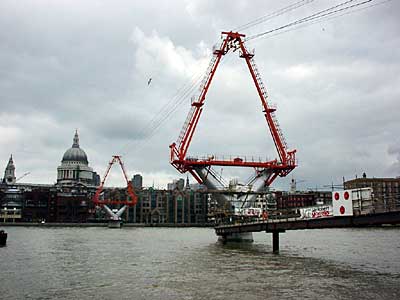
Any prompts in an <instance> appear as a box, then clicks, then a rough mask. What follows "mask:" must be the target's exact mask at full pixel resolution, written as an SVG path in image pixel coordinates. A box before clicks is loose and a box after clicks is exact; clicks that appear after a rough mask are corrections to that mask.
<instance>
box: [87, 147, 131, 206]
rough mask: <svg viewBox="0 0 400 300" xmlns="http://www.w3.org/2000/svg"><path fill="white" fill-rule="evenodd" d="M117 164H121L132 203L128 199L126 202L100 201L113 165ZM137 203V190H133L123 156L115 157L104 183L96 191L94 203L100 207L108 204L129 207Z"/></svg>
mask: <svg viewBox="0 0 400 300" xmlns="http://www.w3.org/2000/svg"><path fill="white" fill-rule="evenodd" d="M116 162H118V163H119V165H120V167H121V170H122V173H123V175H124V179H125V181H126V189H127V194H128V198H129V199H130V201H129V200H126V199H124V200H100V194H101V192H102V191H103V188H104V183H105V181H106V179H107V176H108V174H109V173H110V169H111V167H112V165H113V164H114V163H116ZM137 201H138V197H137V195H136V194H135V190H134V189H133V186H132V182H131V181H129V180H128V177H127V175H126V171H125V167H124V164H123V162H122V160H121V156H118V155H114V156H113V158H112V160H111V161H110V162H109V163H108V167H107V170H106V173H105V175H104V178H103V181H102V182H101V184H100V186H99V187H98V188H97V190H96V193H95V194H94V197H93V203H94V204H96V205H100V206H103V205H107V204H123V205H127V206H135V205H136V203H137Z"/></svg>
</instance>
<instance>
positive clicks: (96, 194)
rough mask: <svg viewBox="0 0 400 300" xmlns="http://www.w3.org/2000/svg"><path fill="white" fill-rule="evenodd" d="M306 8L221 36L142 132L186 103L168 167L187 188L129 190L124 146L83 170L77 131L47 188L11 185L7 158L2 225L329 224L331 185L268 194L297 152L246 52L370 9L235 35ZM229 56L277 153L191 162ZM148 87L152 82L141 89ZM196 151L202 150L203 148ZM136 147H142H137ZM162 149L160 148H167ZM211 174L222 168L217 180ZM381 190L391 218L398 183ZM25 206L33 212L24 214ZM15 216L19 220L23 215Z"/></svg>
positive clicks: (326, 13)
mask: <svg viewBox="0 0 400 300" xmlns="http://www.w3.org/2000/svg"><path fill="white" fill-rule="evenodd" d="M310 2H312V1H297V2H295V3H294V4H291V5H289V6H285V7H282V8H281V9H279V10H277V11H275V12H274V13H272V14H270V15H267V16H264V17H262V18H259V19H256V20H254V21H252V22H249V23H246V24H245V25H243V26H241V27H239V28H238V29H240V30H232V31H222V32H221V40H220V41H219V42H218V43H216V44H215V45H214V47H213V49H212V52H211V58H210V61H209V64H208V67H207V69H206V71H205V74H203V76H201V77H200V79H199V80H197V81H194V82H192V83H191V84H190V85H185V86H183V87H182V88H181V89H180V90H179V92H178V93H177V96H175V97H174V98H173V99H172V100H171V101H170V102H169V103H167V104H166V105H165V106H164V107H162V108H161V109H160V111H159V113H158V114H156V115H155V116H154V117H153V118H152V119H151V120H150V121H149V123H148V124H147V125H146V126H145V127H144V128H143V129H142V131H143V132H145V133H146V135H147V139H150V138H151V137H153V136H154V135H155V133H156V132H157V130H158V129H159V128H160V127H161V126H162V125H163V123H164V122H167V121H168V120H169V118H170V116H171V115H172V114H173V112H174V111H175V110H176V109H177V108H178V107H179V106H181V105H182V103H183V102H184V100H186V101H187V100H188V99H190V108H189V112H188V115H187V117H186V120H185V121H184V124H183V127H182V129H181V131H180V133H179V135H178V138H177V140H176V141H174V142H172V143H171V144H170V145H169V161H170V164H171V165H172V167H174V168H175V169H176V170H177V171H178V172H179V173H181V174H185V175H186V178H187V184H186V187H184V188H183V187H182V186H180V187H178V186H175V187H174V188H172V189H168V190H162V189H159V191H157V192H156V189H154V187H153V188H149V189H143V187H142V186H141V185H140V186H136V187H135V186H134V184H133V183H132V180H131V179H130V178H129V175H128V174H127V171H126V168H125V166H124V162H123V159H124V157H129V156H130V153H129V151H128V150H127V149H128V148H127V147H125V148H123V151H122V154H115V155H113V156H112V158H111V161H110V162H109V164H108V165H107V167H106V171H105V172H104V175H103V176H102V177H100V176H99V175H97V173H96V172H94V171H93V169H92V168H91V167H89V166H88V159H87V156H86V153H85V152H84V151H83V150H82V149H81V148H80V146H79V137H78V132H77V131H76V132H75V136H74V140H73V145H72V147H71V148H70V149H69V150H67V152H66V153H65V154H64V156H63V160H62V164H61V165H60V166H59V167H58V168H57V183H56V184H55V185H43V186H39V185H36V186H35V185H29V184H25V185H24V184H22V183H19V182H18V181H19V179H21V178H18V179H17V178H16V176H15V166H14V162H13V158H12V156H11V158H10V160H9V163H8V165H7V167H6V170H5V175H4V179H3V181H2V182H3V183H2V186H1V191H2V193H3V196H2V200H1V201H2V212H1V217H0V219H1V218H2V219H3V221H4V222H7V221H8V220H13V222H15V221H16V220H17V221H25V222H29V221H34V222H41V221H43V222H99V221H101V220H103V221H104V220H108V221H109V225H110V227H120V226H121V224H122V223H123V222H133V223H173V224H178V223H179V224H184V223H188V224H220V223H225V222H232V220H242V221H243V220H245V221H246V220H252V219H256V220H258V219H264V220H265V219H267V218H280V217H281V216H286V217H287V216H301V215H302V214H303V215H304V212H302V211H301V210H300V208H306V207H308V208H310V209H314V210H316V211H320V212H321V211H322V213H321V214H319V215H321V216H331V215H332V214H331V210H332V209H331V208H330V207H329V206H330V205H332V192H334V186H333V183H332V188H331V189H330V188H329V187H325V189H322V190H321V189H320V190H318V189H315V190H308V191H299V190H298V189H297V188H296V179H294V178H293V177H292V180H291V187H290V191H286V192H285V191H279V190H275V189H273V188H271V185H272V184H273V183H274V182H275V180H279V178H284V177H286V176H288V175H289V174H290V173H291V172H292V171H293V170H295V169H296V168H297V167H298V166H299V163H298V161H297V158H296V155H297V149H300V150H299V151H300V152H301V148H302V145H297V146H294V147H289V143H288V142H287V141H286V138H285V134H284V130H283V127H284V126H281V125H280V123H279V122H278V115H277V108H276V105H275V104H273V103H272V102H271V99H270V96H269V94H268V88H267V85H266V84H265V82H264V81H263V79H262V77H267V76H268V74H265V76H264V74H261V72H260V70H259V68H258V67H257V64H256V62H255V57H256V56H255V53H256V52H255V49H251V50H250V49H249V48H248V47H247V43H249V42H253V41H255V40H260V39H262V38H265V37H268V36H270V35H271V34H278V33H284V32H286V31H288V30H296V29H297V28H299V27H301V26H308V25H312V24H316V23H319V22H322V21H325V20H329V19H331V18H336V17H340V16H344V15H346V14H349V13H353V12H356V11H358V10H359V9H362V8H368V7H369V6H371V7H372V6H373V5H375V4H372V3H370V2H371V1H345V2H341V3H339V4H336V5H334V6H330V7H327V8H324V9H322V10H319V11H315V12H313V13H311V14H309V15H307V16H306V17H302V18H299V19H297V20H295V21H291V22H288V23H287V24H284V25H281V26H278V27H276V28H273V29H270V30H268V31H263V32H258V33H256V34H251V35H246V34H245V33H243V32H246V31H248V30H249V29H251V28H252V27H254V26H256V25H259V24H260V23H263V22H265V21H267V20H269V19H271V18H274V17H276V16H280V15H282V14H285V13H287V12H290V11H293V10H296V9H298V8H301V7H303V6H305V5H307V4H309V3H310ZM261 55H263V54H261ZM227 56H235V58H236V59H237V63H242V64H244V66H245V68H246V69H247V74H248V76H249V78H250V79H251V84H252V87H253V88H254V90H255V92H256V95H257V98H258V100H257V99H254V101H259V103H260V104H261V105H260V107H261V109H260V111H259V114H260V115H261V114H262V116H263V120H264V122H263V123H262V124H254V125H255V126H257V127H258V128H264V129H265V139H270V140H272V142H273V145H274V148H275V149H262V152H263V156H262V157H261V156H257V155H255V154H251V153H249V154H247V155H245V156H235V155H228V154H226V155H203V156H197V155H192V154H190V151H189V150H190V146H191V144H192V141H193V140H195V139H196V129H197V127H198V124H199V123H201V122H202V119H201V116H202V115H203V112H204V113H206V112H205V106H206V104H207V103H208V102H209V101H218V99H212V98H211V99H209V100H208V98H207V96H208V95H209V93H208V92H209V90H210V88H211V87H212V85H213V83H214V81H215V74H216V73H218V70H219V66H220V65H221V62H222V60H223V59H225V57H227ZM151 84H152V78H151V77H150V78H149V80H148V82H147V85H148V86H150V85H151ZM206 99H207V101H206ZM249 101H253V99H249ZM219 113H221V114H222V113H225V112H219ZM285 130H290V128H285ZM236 142H237V143H240V142H238V141H236ZM203 143H207V142H206V141H203ZM135 146H137V148H140V146H141V144H140V143H139V145H135ZM166 149H168V148H167V146H166ZM234 149H235V142H232V145H230V147H229V151H230V152H231V153H232V152H234ZM256 150H260V149H256ZM208 152H209V153H214V151H213V149H209V151H208ZM272 152H276V154H277V157H276V158H274V159H267V157H269V156H271V155H272ZM115 165H117V167H118V166H119V168H120V170H121V173H120V175H121V178H122V182H123V183H124V186H123V187H120V188H107V185H106V183H107V177H108V176H109V173H110V170H111V168H112V167H113V166H115ZM216 168H221V172H219V171H217V170H216ZM222 168H225V169H230V168H233V169H236V168H240V169H244V170H247V171H246V172H247V174H250V176H249V177H248V179H243V178H240V179H238V178H232V177H231V178H224V177H223V176H222ZM27 174H28V173H26V175H27ZM228 174H229V173H228ZM24 175H25V174H24ZM189 176H190V180H192V181H195V182H196V184H197V186H196V188H195V189H193V188H191V186H190V185H189ZM365 178H366V176H365V177H364V179H365ZM182 180H184V179H182ZM381 181H382V182H383V183H384V184H385V188H386V187H387V189H386V190H384V191H383V192H381V193H378V192H376V191H374V192H373V195H374V197H375V200H373V202H374V203H375V204H376V207H374V210H373V211H374V212H375V211H379V209H383V208H384V209H385V210H386V209H388V210H394V209H398V208H399V207H400V196H399V195H400V193H399V180H398V178H397V179H394V178H393V179H390V178H387V179H382V180H381ZM356 182H357V181H356ZM373 182H375V181H371V184H370V185H363V186H362V188H366V187H371V188H373V189H374V183H373ZM346 186H348V187H349V188H361V186H360V185H358V184H356V183H354V184H353V183H352V182H345V181H344V180H343V183H342V184H341V186H340V188H341V189H345V188H346ZM335 189H336V188H335ZM379 194H381V195H379ZM378 195H379V196H378ZM382 195H383V196H382ZM370 198H371V197H370ZM12 199H14V200H12ZM11 200H12V201H11ZM327 206H328V208H327ZM378 206H379V208H378ZM29 207H31V208H30V210H29ZM22 211H25V212H24V213H22ZM28 211H29V212H28ZM324 211H325V212H324ZM324 214H325V215H324ZM317 215H318V214H317Z"/></svg>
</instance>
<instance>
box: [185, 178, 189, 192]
mask: <svg viewBox="0 0 400 300" xmlns="http://www.w3.org/2000/svg"><path fill="white" fill-rule="evenodd" d="M185 188H186V189H187V190H190V183H189V176H186V187H185Z"/></svg>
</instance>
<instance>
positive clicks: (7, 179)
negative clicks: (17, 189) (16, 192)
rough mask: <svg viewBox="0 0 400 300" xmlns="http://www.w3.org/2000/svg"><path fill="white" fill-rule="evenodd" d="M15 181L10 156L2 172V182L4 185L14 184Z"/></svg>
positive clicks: (13, 166) (12, 162)
mask: <svg viewBox="0 0 400 300" xmlns="http://www.w3.org/2000/svg"><path fill="white" fill-rule="evenodd" d="M16 181H17V178H16V177H15V165H14V161H13V157H12V154H11V156H10V159H9V161H8V164H7V167H6V170H5V171H4V178H3V182H4V183H6V184H15V182H16Z"/></svg>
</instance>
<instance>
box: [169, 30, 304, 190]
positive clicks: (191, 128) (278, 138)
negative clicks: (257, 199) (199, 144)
mask: <svg viewBox="0 0 400 300" xmlns="http://www.w3.org/2000/svg"><path fill="white" fill-rule="evenodd" d="M222 37H223V41H222V43H221V46H220V48H219V49H216V50H215V51H214V52H213V57H212V59H211V62H210V64H209V67H208V69H207V73H206V75H205V77H204V79H203V81H202V85H201V87H200V90H201V92H200V95H199V97H198V98H197V100H196V101H194V102H192V104H191V106H192V107H191V110H190V111H189V114H188V116H187V119H186V121H185V123H184V125H183V128H182V130H181V133H180V135H179V138H178V140H177V142H175V143H172V144H171V145H170V146H169V147H170V151H171V153H170V162H171V164H172V165H173V166H174V167H175V168H176V169H177V170H178V171H179V172H181V173H185V172H187V171H188V172H190V173H191V174H192V175H193V177H194V178H195V179H196V180H197V181H198V182H199V183H202V180H201V178H200V177H199V176H198V175H197V174H196V172H195V170H194V169H195V168H202V167H203V168H206V167H211V166H234V167H253V168H255V169H256V170H258V171H260V170H267V171H268V172H267V174H269V175H268V176H267V179H266V181H265V184H266V185H267V186H269V185H270V184H271V183H272V182H273V181H274V180H275V178H276V177H277V176H281V177H284V176H286V175H287V174H289V173H290V172H291V171H292V170H293V169H294V168H295V167H296V166H297V165H296V158H295V153H296V150H291V151H288V149H287V144H286V142H285V138H284V136H283V134H282V131H281V129H280V127H279V124H278V120H277V119H276V116H275V110H276V109H275V108H273V107H271V106H270V105H268V102H267V98H268V94H267V91H266V88H265V86H264V84H263V82H262V80H261V76H260V73H259V72H258V69H257V66H256V64H255V62H254V59H253V57H254V53H249V51H248V50H247V49H246V47H245V45H244V37H245V35H244V34H240V33H238V32H232V31H231V32H222ZM230 50H232V52H235V51H236V50H240V51H239V52H240V55H239V56H240V57H241V58H244V59H245V61H246V64H247V66H248V68H249V71H250V74H251V77H252V78H253V81H254V84H255V86H256V89H257V92H258V95H259V97H260V100H261V104H262V106H263V112H264V115H265V119H266V120H267V124H268V127H269V130H270V132H271V135H272V138H273V140H274V143H275V147H276V150H277V152H278V155H279V160H278V159H275V160H272V161H258V162H255V161H245V160H243V159H241V158H233V159H230V160H224V159H222V160H219V159H216V158H214V157H211V158H206V159H197V158H190V157H187V156H186V154H187V151H188V149H189V145H190V142H191V140H192V138H193V134H194V132H195V129H196V126H197V123H198V122H199V119H200V116H201V113H202V111H203V105H204V101H205V99H206V95H207V92H208V89H209V87H210V84H211V81H212V79H213V77H214V75H215V72H216V70H217V67H218V65H219V63H220V61H221V58H222V56H224V55H226V54H227V53H229V52H230Z"/></svg>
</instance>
